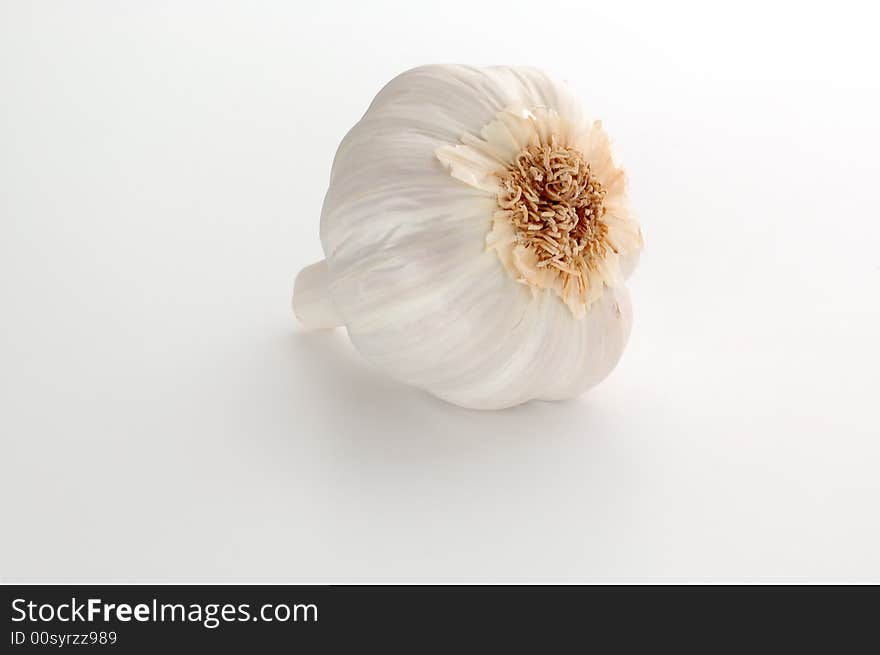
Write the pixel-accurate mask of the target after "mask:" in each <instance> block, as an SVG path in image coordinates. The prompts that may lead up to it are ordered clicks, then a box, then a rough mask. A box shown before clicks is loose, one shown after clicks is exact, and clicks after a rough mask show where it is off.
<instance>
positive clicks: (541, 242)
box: [498, 140, 613, 292]
mask: <svg viewBox="0 0 880 655" xmlns="http://www.w3.org/2000/svg"><path fill="white" fill-rule="evenodd" d="M499 178H500V180H501V185H502V189H503V191H502V193H500V194H499V196H498V205H499V206H500V207H501V209H503V210H506V211H507V212H509V213H510V220H511V221H512V223H513V225H514V228H515V230H516V241H517V243H518V244H522V245H524V246H526V247H527V248H530V249H532V250H533V251H534V253H535V254H536V256H537V258H538V264H537V265H538V267H539V268H545V267H552V268H554V269H556V270H557V271H558V273H559V275H560V276H561V277H562V278H563V288H564V289H565V288H569V287H570V285H571V284H577V285H578V288H579V290H580V291H582V292H583V291H586V289H587V285H588V282H587V271H589V270H596V267H597V265H598V264H599V261H600V260H601V258H602V257H604V256H605V255H606V253H607V252H608V250H609V249H613V248H612V247H611V245H610V244H609V243H608V240H607V236H608V226H607V225H606V224H605V222H604V221H603V220H602V219H603V217H604V216H605V190H604V189H603V188H602V185H601V184H600V183H599V181H598V180H597V179H596V178H595V177H593V176H592V175H591V173H590V164H589V163H588V162H587V161H586V160H585V159H584V156H583V155H582V154H581V153H580V152H579V151H578V150H576V149H574V148H570V147H566V146H561V145H558V144H557V143H556V141H555V140H553V141H551V142H550V143H549V144H541V145H531V146H528V147H527V148H526V149H524V150H523V151H522V152H521V153H520V154H519V155H518V156H517V157H516V160H515V161H514V162H513V163H512V164H511V165H510V166H509V167H508V168H507V170H506V171H503V172H502V173H500V174H499Z"/></svg>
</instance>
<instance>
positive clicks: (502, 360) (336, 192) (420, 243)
mask: <svg viewBox="0 0 880 655" xmlns="http://www.w3.org/2000/svg"><path fill="white" fill-rule="evenodd" d="M321 243H322V246H323V249H324V254H325V257H326V259H325V260H323V261H321V262H319V263H317V264H313V265H311V266H307V267H306V268H304V269H303V270H302V271H301V272H300V273H299V275H298V276H297V279H296V283H295V288H294V298H293V306H294V311H295V313H296V315H297V317H298V318H299V320H300V322H301V323H302V324H303V326H304V327H305V328H307V329H325V328H333V327H340V326H345V328H346V329H347V330H348V334H349V336H350V338H351V340H352V343H353V344H354V346H355V347H356V348H357V349H358V351H360V353H361V354H362V355H363V356H364V357H366V358H367V359H368V360H369V361H370V362H372V363H373V364H374V365H376V366H377V367H378V368H380V369H381V370H383V371H385V372H386V373H387V374H389V375H390V376H392V377H394V378H396V379H398V380H401V381H403V382H405V383H407V384H411V385H415V386H417V387H420V388H423V389H425V390H427V391H429V392H430V393H432V394H434V395H436V396H438V397H440V398H442V399H444V400H447V401H449V402H451V403H454V404H456V405H461V406H464V407H469V408H475V409H499V408H504V407H510V406H513V405H517V404H520V403H523V402H526V401H528V400H531V399H542V400H560V399H564V398H571V397H573V396H576V395H578V394H580V393H583V392H584V391H586V390H587V389H589V388H590V387H592V386H594V385H595V384H597V383H598V382H600V381H601V380H602V379H604V378H605V377H606V376H607V375H608V374H609V373H610V372H611V370H612V369H613V368H614V366H615V365H616V364H617V362H618V360H619V359H620V356H621V354H622V353H623V349H624V347H625V345H626V342H627V339H628V337H629V334H630V330H631V327H632V308H631V305H630V299H629V293H628V291H627V289H626V286H625V283H626V280H627V278H628V277H629V276H630V274H631V273H632V272H633V270H634V269H635V267H636V265H637V263H638V259H639V253H640V251H641V249H642V246H643V238H642V231H641V228H640V227H639V225H638V223H637V222H636V221H635V220H634V219H633V217H632V215H631V213H630V209H629V203H628V200H627V195H626V177H625V175H624V172H623V170H622V169H621V168H620V166H619V165H618V164H617V163H616V161H615V160H614V157H613V155H612V152H611V147H610V143H609V139H608V136H607V134H606V133H605V131H604V129H603V127H602V124H601V123H600V122H599V121H596V120H592V119H591V118H589V117H587V115H586V114H584V112H583V110H582V109H581V107H580V104H579V103H578V101H577V100H576V99H575V98H574V97H573V95H572V94H571V92H570V91H569V89H568V88H567V87H566V86H565V85H564V84H562V83H561V82H559V81H557V80H554V79H553V78H551V77H549V76H548V75H547V74H546V73H543V72H542V71H539V70H536V69H532V68H520V67H503V66H499V67H491V68H476V67H470V66H453V65H435V66H422V67H419V68H415V69H413V70H410V71H407V72H405V73H403V74H402V75H399V76H398V77H396V78H394V79H393V80H392V81H391V82H389V83H388V84H387V85H386V86H385V88H383V89H382V90H381V91H380V92H379V94H378V95H377V96H376V98H375V99H374V100H373V102H372V104H371V105H370V107H369V109H368V110H367V112H366V114H365V115H364V117H363V118H362V119H361V120H360V121H359V122H358V123H357V124H356V125H355V126H354V127H353V128H352V129H351V131H350V132H349V133H348V134H347V135H346V136H345V138H344V139H343V140H342V143H341V144H340V146H339V150H338V151H337V153H336V157H335V159H334V161H333V168H332V171H331V175H330V186H329V189H328V191H327V195H326V196H325V199H324V206H323V210H322V213H321Z"/></svg>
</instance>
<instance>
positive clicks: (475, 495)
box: [0, 0, 880, 582]
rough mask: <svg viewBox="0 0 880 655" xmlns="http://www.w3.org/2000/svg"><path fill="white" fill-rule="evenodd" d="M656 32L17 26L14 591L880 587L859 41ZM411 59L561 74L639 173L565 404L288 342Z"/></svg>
mask: <svg viewBox="0 0 880 655" xmlns="http://www.w3.org/2000/svg"><path fill="white" fill-rule="evenodd" d="M655 4H656V5H657V6H656V7H654V8H652V7H651V6H647V7H639V6H636V5H632V4H630V3H622V4H621V3H616V2H615V3H601V4H597V6H596V8H595V9H587V8H584V6H583V5H584V3H580V2H574V1H572V2H570V3H564V4H561V3H557V2H553V1H550V0H541V1H540V2H520V3H517V2H511V1H507V2H499V3H492V4H490V3H479V2H473V1H468V2H462V3H456V2H441V3H420V2H412V1H408V2H400V3H387V2H385V3H375V2H364V3H360V2H357V3H356V2H351V3H350V4H342V3H331V2H321V3H319V2H299V3H294V2H288V3H277V4H274V3H265V2H253V3H252V2H240V3H216V2H210V3H209V2H204V3H200V2H149V3H146V2H145V3H134V2H130V3H126V2H116V1H112V2H111V1H109V0H108V1H107V2H78V3H67V2H26V1H24V0H22V1H20V2H3V3H2V9H0V98H2V101H0V116H2V122H0V202H2V205H0V208H2V224H0V315H2V318H0V393H2V396H0V402H2V406H0V440H2V441H0V446H2V454H0V458H2V461H0V476H2V479H0V510H2V516H0V519H2V520H0V533H2V534H0V576H2V578H3V579H4V580H7V581H13V580H26V581H48V580H78V581H123V580H128V581H131V580H134V581H287V582H345V581H378V582H391V581H464V582H473V581H487V582H489V581H502V582H536V581H543V582H578V581H580V582H582V581H720V582H724V581H875V582H877V581H880V556H878V552H880V527H878V503H880V479H878V468H880V466H878V465H880V408H878V401H880V399H878V396H880V347H878V335H880V211H878V210H880V202H878V174H880V160H878V155H877V153H878V150H880V127H878V120H877V117H878V115H880V80H878V74H877V68H876V66H877V61H878V60H880V46H878V41H877V38H876V25H877V20H878V17H877V16H876V15H869V14H868V13H866V11H867V10H864V9H862V10H860V9H858V8H856V7H855V6H849V5H846V4H841V3H837V2H835V3H832V4H830V5H829V4H828V3H822V4H821V5H818V6H816V7H815V8H813V7H810V6H804V5H803V3H798V4H796V5H792V6H791V7H784V6H781V5H774V4H772V3H767V2H761V3H757V4H754V5H749V4H748V3H745V4H744V3H740V2H737V3H727V7H726V8H724V7H712V6H710V5H712V4H714V3H706V5H707V6H706V7H700V6H699V5H698V6H694V7H690V6H685V5H681V4H676V3H671V4H670V3H667V2H664V3H655ZM431 62H461V63H471V64H478V65H484V64H493V63H502V64H504V63H509V64H530V65H536V66H539V67H543V68H545V69H547V70H549V71H551V72H553V73H555V74H556V75H558V76H560V77H562V78H564V79H567V80H568V81H569V82H570V84H571V85H572V86H573V87H574V88H575V89H576V91H577V92H578V93H579V94H580V96H581V97H582V98H583V101H584V103H585V105H586V106H587V107H588V108H589V109H590V110H591V112H592V113H593V114H594V115H596V116H597V117H600V118H602V119H603V120H604V121H605V124H606V127H607V128H608V130H609V132H610V133H611V135H612V137H613V139H614V140H615V145H616V149H617V151H618V153H619V156H620V159H621V160H622V161H623V163H624V164H625V165H626V166H627V169H628V172H629V175H630V179H631V189H632V198H633V203H634V206H635V208H636V210H637V212H638V215H639V217H640V219H641V221H642V223H643V225H644V228H645V232H646V235H647V249H646V251H645V253H644V256H643V259H642V263H641V266H640V268H639V270H638V271H637V272H636V275H635V276H634V278H633V279H632V281H631V289H632V293H633V301H634V305H635V312H636V323H635V328H634V331H633V334H632V337H631V341H630V345H629V348H628V350H627V352H626V353H625V354H624V357H623V360H622V362H621V363H620V365H619V366H618V368H617V369H616V370H615V371H614V373H613V374H612V375H611V377H610V378H609V379H607V380H606V381H605V382H604V383H603V384H602V385H600V386H599V387H598V388H596V389H595V390H594V391H593V392H591V393H589V394H588V395H586V396H584V397H583V398H580V399H577V400H574V401H570V402H565V403H560V404H544V403H532V404H528V405H526V406H522V407H519V408H516V409H513V410H509V411H503V412H496V413H480V412H473V411H465V410H461V409H458V408H456V407H452V406H448V405H445V404H443V403H442V402H440V401H437V400H434V399H433V398H431V397H428V396H427V395H425V394H423V393H422V392H419V391H416V390H411V389H408V388H404V387H401V386H400V385H398V384H396V383H394V382H393V381H390V380H387V379H385V378H383V377H381V376H380V375H379V374H377V373H376V372H375V371H373V370H371V369H370V368H369V367H368V366H366V365H365V364H364V363H363V362H362V361H361V360H360V359H359V358H358V356H357V354H356V353H355V352H354V351H353V349H352V348H351V347H350V346H349V344H348V341H347V339H346V337H345V334H344V332H342V331H337V332H336V333H324V334H314V335H310V334H305V333H303V332H302V331H301V329H300V328H298V327H297V326H296V324H295V322H294V319H293V317H292V314H291V312H290V310H289V296H290V291H291V288H292V282H293V278H294V275H295V274H296V272H297V270H298V269H299V268H300V267H302V266H304V265H306V264H309V263H311V262H312V261H315V260H317V259H319V258H320V257H321V256H322V255H321V250H320V244H319V241H318V215H319V212H320V207H321V202H322V199H323V194H324V192H325V190H326V184H327V179H328V173H329V169H330V164H331V161H332V157H333V153H334V151H335V148H336V146H337V144H338V142H339V140H340V139H341V138H342V136H343V135H344V134H345V132H346V131H347V130H348V128H349V127H350V126H351V125H352V124H353V123H354V122H355V121H357V119H358V118H359V117H360V115H361V114H362V113H363V111H364V110H365V109H366V107H367V105H368V103H369V101H370V100H371V99H372V97H373V95H374V94H375V93H376V92H377V91H378V89H379V88H380V87H381V86H382V85H383V84H384V83H385V82H386V81H387V80H389V79H390V78H391V77H393V76H394V75H396V74H398V73H400V72H402V71H403V70H405V69H407V68H409V67H412V66H415V65H418V64H423V63H431Z"/></svg>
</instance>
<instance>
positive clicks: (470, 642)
mask: <svg viewBox="0 0 880 655" xmlns="http://www.w3.org/2000/svg"><path fill="white" fill-rule="evenodd" d="M0 591H2V596H3V604H4V606H5V609H4V614H5V617H6V620H5V625H6V632H5V634H4V635H3V644H4V648H3V651H4V652H10V653H15V652H26V651H37V650H43V651H48V650H54V651H58V650H59V649H60V650H62V651H65V652H67V651H68V650H71V649H72V650H73V651H74V652H81V651H83V650H89V651H102V652H106V653H141V652H144V653H156V652H159V651H161V650H165V651H170V652H178V651H186V652H189V651H191V650H193V649H195V651H196V652H201V651H207V650H208V649H221V650H223V651H226V650H232V651H238V652H251V651H253V652H274V651H276V650H282V649H283V650H285V651H291V650H298V649H304V650H305V651H306V652H324V651H328V650H333V648H334V647H336V646H340V647H341V646H343V645H345V646H349V647H350V646H362V647H367V646H369V647H371V648H392V647H393V648H395V650H402V651H403V652H413V653H418V652H422V651H423V650H426V649H427V648H429V647H437V646H439V645H443V646H444V647H446V648H450V649H454V652H469V651H470V650H472V649H473V648H476V647H477V646H482V647H489V648H501V647H502V646H504V647H508V646H514V647H516V650H519V649H521V648H523V647H525V646H527V645H530V644H531V645H534V647H537V648H539V651H538V652H554V651H557V650H559V651H565V652H568V651H569V650H571V649H572V647H578V646H580V647H582V648H588V647H591V646H595V645H597V644H599V643H600V642H601V643H602V644H604V645H605V646H611V647H612V648H613V649H614V650H615V651H616V650H619V649H623V650H629V649H630V648H633V649H634V648H636V647H638V646H640V645H641V646H644V644H645V640H649V641H652V642H654V643H656V644H658V645H659V644H661V643H663V644H670V645H679V646H683V645H685V644H688V643H690V644H691V645H693V646H697V647H700V646H703V647H705V648H708V649H712V648H714V647H716V646H723V645H728V646H730V645H737V646H738V647H748V648H754V647H759V646H763V647H770V646H774V645H775V646H776V647H780V648H782V647H784V648H787V647H790V646H792V645H793V644H794V643H798V642H807V643H809V644H810V645H811V646H814V647H815V646H817V645H820V644H822V643H823V642H824V643H825V644H826V645H827V646H828V647H829V648H831V647H833V649H834V650H835V651H839V650H840V647H841V645H842V644H844V643H846V642H851V643H852V644H863V645H869V644H873V645H874V646H875V647H876V644H877V641H878V634H877V633H878V630H877V629H876V627H875V626H876V625H877V619H878V611H880V592H878V589H877V588H876V587H830V586H829V587H767V588H759V587H708V586H707V587H659V586H658V587H635V586H633V587H599V586H596V587H575V586H572V587H566V586H560V587H503V586H499V587H492V586H487V587H461V586H387V587H386V586H329V587H307V586H159V585H155V586H154V585H147V586H88V585H72V586H64V585H60V586H55V585H53V586H14V585H13V586H5V587H0Z"/></svg>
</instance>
